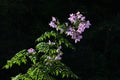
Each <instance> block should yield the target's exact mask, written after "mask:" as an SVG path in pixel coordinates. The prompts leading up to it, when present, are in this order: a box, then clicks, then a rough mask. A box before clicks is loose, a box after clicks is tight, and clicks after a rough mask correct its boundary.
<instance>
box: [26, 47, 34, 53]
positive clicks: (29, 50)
mask: <svg viewBox="0 0 120 80" xmlns="http://www.w3.org/2000/svg"><path fill="white" fill-rule="evenodd" d="M27 51H28V53H33V52H35V50H34V49H33V48H30V49H28V50H27Z"/></svg>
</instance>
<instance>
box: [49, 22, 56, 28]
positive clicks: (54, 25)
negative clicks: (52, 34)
mask: <svg viewBox="0 0 120 80" xmlns="http://www.w3.org/2000/svg"><path fill="white" fill-rule="evenodd" d="M49 26H50V27H52V28H56V27H57V25H56V24H55V22H53V21H51V22H50V23H49Z"/></svg>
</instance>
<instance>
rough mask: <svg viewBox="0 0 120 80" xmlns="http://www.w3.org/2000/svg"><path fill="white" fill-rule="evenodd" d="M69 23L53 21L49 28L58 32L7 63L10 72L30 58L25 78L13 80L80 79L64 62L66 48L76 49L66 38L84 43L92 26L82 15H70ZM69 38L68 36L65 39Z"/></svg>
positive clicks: (42, 38) (16, 55)
mask: <svg viewBox="0 0 120 80" xmlns="http://www.w3.org/2000/svg"><path fill="white" fill-rule="evenodd" d="M68 20H69V23H68V22H66V23H63V24H60V22H59V20H58V19H56V18H55V17H52V21H50V23H49V26H50V27H52V28H54V29H56V31H54V30H53V31H50V32H45V33H44V34H42V35H41V36H40V37H39V38H37V40H36V41H37V45H36V46H35V48H30V49H24V50H21V51H20V52H18V53H16V54H15V56H14V57H12V58H11V59H10V60H8V61H7V64H6V65H5V66H4V68H6V69H8V68H10V67H12V66H13V64H18V65H21V63H24V64H26V63H27V61H28V58H29V59H30V60H31V62H32V65H31V67H30V68H29V69H28V70H27V72H26V73H25V74H21V73H20V74H18V75H16V76H15V77H12V80H55V76H58V75H61V76H62V78H64V77H72V78H75V79H78V76H77V75H76V74H74V73H73V72H72V71H71V69H70V68H69V67H67V66H66V65H65V64H64V63H62V62H61V59H62V57H61V56H62V55H63V51H62V46H63V45H65V46H66V47H68V48H72V49H74V47H73V46H72V44H71V43H70V42H69V40H68V39H67V38H66V36H71V39H73V40H74V42H75V43H77V42H79V41H80V40H81V39H82V32H84V30H85V29H86V28H89V26H90V25H91V24H90V22H89V21H86V20H85V16H83V15H82V14H81V13H80V12H77V13H75V14H73V13H72V14H70V17H69V18H68ZM65 35H66V36H65Z"/></svg>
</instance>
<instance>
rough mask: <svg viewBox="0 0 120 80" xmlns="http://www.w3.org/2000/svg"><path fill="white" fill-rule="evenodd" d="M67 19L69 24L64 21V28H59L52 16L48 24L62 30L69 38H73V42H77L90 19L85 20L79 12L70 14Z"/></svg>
mask: <svg viewBox="0 0 120 80" xmlns="http://www.w3.org/2000/svg"><path fill="white" fill-rule="evenodd" d="M68 20H69V21H70V23H71V25H69V24H68V23H65V26H66V28H62V27H60V28H59V27H58V24H57V20H56V18H55V17H52V21H51V22H50V23H49V25H50V27H52V28H56V30H57V31H58V30H60V32H64V33H65V34H66V35H69V36H71V38H72V39H73V40H75V43H77V42H78V41H80V40H81V39H82V35H81V34H82V32H84V30H85V29H86V28H89V26H90V25H91V24H90V21H89V20H88V21H86V20H85V16H83V15H82V14H81V13H80V12H77V13H76V14H73V13H72V14H70V17H69V18H68Z"/></svg>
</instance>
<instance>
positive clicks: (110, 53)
mask: <svg viewBox="0 0 120 80" xmlns="http://www.w3.org/2000/svg"><path fill="white" fill-rule="evenodd" d="M77 11H80V12H81V13H83V14H84V15H85V16H86V19H88V20H90V22H91V24H92V25H91V27H90V29H87V30H86V31H85V32H84V33H83V37H84V38H83V39H82V40H81V42H80V43H78V44H77V45H75V46H76V47H77V49H76V51H72V50H71V51H70V50H69V51H68V50H67V49H66V50H65V55H64V56H63V62H64V63H65V64H67V65H68V66H69V67H70V68H71V69H72V71H73V72H74V73H76V74H77V75H78V76H79V77H80V78H81V80H120V69H119V68H120V66H119V64H120V58H119V57H120V45H119V41H120V38H119V35H120V22H119V21H120V8H119V3H118V2H117V1H115V0H96V1H91V0H0V68H2V66H3V65H5V64H6V61H7V60H8V59H10V58H11V57H12V56H13V55H14V54H15V53H17V52H18V51H20V50H22V49H24V48H26V49H28V48H30V47H34V46H35V39H36V38H38V37H39V36H40V35H41V34H42V33H44V32H45V31H48V30H50V27H49V26H48V23H49V21H50V20H51V16H55V17H57V18H58V19H59V20H60V22H64V21H66V20H67V18H68V17H69V14H70V13H76V12H77ZM27 68H28V66H21V67H18V66H16V67H13V68H11V69H9V70H5V69H0V80H10V77H11V76H15V75H16V74H18V73H19V72H23V73H24V72H25V70H26V69H27Z"/></svg>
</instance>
